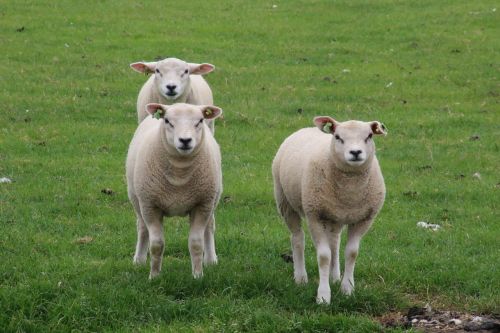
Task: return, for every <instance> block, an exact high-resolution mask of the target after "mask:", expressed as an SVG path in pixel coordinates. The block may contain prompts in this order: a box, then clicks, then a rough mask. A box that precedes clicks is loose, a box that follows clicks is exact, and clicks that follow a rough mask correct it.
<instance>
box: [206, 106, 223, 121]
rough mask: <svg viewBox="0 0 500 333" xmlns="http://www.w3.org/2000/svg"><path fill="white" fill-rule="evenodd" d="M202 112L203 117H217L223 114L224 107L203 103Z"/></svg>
mask: <svg viewBox="0 0 500 333" xmlns="http://www.w3.org/2000/svg"><path fill="white" fill-rule="evenodd" d="M201 112H202V113H203V118H205V119H215V118H218V117H219V116H220V115H221V114H222V109H221V108H219V107H217V106H212V105H203V106H201Z"/></svg>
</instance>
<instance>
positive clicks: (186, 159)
mask: <svg viewBox="0 0 500 333" xmlns="http://www.w3.org/2000/svg"><path fill="white" fill-rule="evenodd" d="M146 110H147V112H148V113H150V114H153V115H154V117H151V116H150V117H148V118H146V119H144V121H142V122H141V123H140V125H139V127H138V128H137V130H136V132H135V134H134V137H133V139H132V142H131V143H130V147H129V151H128V155H127V162H126V169H127V171H126V174H127V184H128V196H129V199H130V201H131V202H132V205H133V206H134V210H135V214H136V216H137V246H136V250H135V255H134V260H133V261H134V263H136V264H144V263H145V262H146V259H147V250H148V245H149V252H150V256H151V271H150V275H149V277H150V279H152V278H154V277H156V276H157V275H158V274H159V273H160V270H161V263H162V256H163V250H164V244H165V242H164V236H163V217H164V216H167V217H170V216H186V215H189V218H190V231H189V252H190V254H191V264H192V272H193V276H194V277H195V278H199V277H201V276H202V275H203V265H202V259H203V262H204V263H205V264H216V263H217V255H216V253H215V241H214V231H215V219H214V211H215V208H216V206H217V203H218V201H219V198H220V194H221V192H222V172H221V157H220V149H219V145H218V144H217V142H216V141H215V139H214V137H213V135H212V133H211V132H210V130H209V128H208V126H207V125H206V120H213V119H215V118H217V117H219V116H220V115H221V113H222V110H221V109H220V108H218V107H216V106H206V105H199V106H197V105H190V104H184V103H179V104H173V105H170V106H169V105H162V104H157V103H150V104H147V105H146ZM156 118H157V119H156Z"/></svg>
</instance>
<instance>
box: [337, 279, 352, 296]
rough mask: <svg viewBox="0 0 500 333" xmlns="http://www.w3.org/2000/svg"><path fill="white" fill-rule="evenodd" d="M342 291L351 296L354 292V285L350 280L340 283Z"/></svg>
mask: <svg viewBox="0 0 500 333" xmlns="http://www.w3.org/2000/svg"><path fill="white" fill-rule="evenodd" d="M340 291H341V292H342V294H344V295H346V296H351V295H352V292H353V291H354V286H353V285H352V284H351V282H350V281H342V284H341V285H340Z"/></svg>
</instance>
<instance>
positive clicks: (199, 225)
mask: <svg viewBox="0 0 500 333" xmlns="http://www.w3.org/2000/svg"><path fill="white" fill-rule="evenodd" d="M210 216H211V212H206V211H202V210H199V209H198V210H196V211H194V212H192V213H191V221H190V223H191V225H190V229H189V241H188V246H189V254H190V255H191V266H192V272H193V277H194V278H195V279H198V278H201V277H202V276H203V249H204V246H205V243H204V236H205V229H206V228H207V224H208V222H209V219H210Z"/></svg>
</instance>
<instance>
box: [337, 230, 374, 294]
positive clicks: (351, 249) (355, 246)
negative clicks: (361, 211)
mask: <svg viewBox="0 0 500 333" xmlns="http://www.w3.org/2000/svg"><path fill="white" fill-rule="evenodd" d="M372 222H373V220H366V221H362V222H359V223H356V224H351V225H349V227H348V229H347V244H346V247H345V254H344V255H345V270H344V276H343V278H342V282H341V283H340V290H341V291H342V293H343V294H345V295H351V294H352V292H353V290H354V266H355V265H356V258H357V257H358V252H359V243H360V242H361V238H362V237H363V235H364V234H365V233H366V232H367V231H368V229H370V226H371V225H372Z"/></svg>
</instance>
